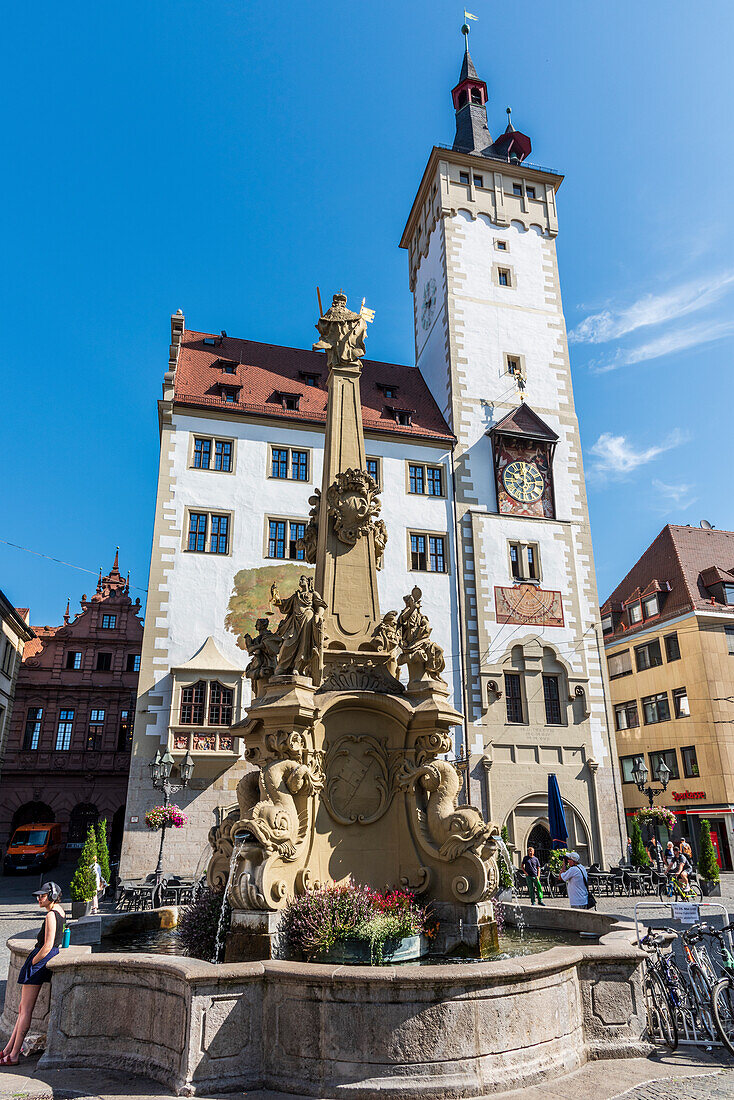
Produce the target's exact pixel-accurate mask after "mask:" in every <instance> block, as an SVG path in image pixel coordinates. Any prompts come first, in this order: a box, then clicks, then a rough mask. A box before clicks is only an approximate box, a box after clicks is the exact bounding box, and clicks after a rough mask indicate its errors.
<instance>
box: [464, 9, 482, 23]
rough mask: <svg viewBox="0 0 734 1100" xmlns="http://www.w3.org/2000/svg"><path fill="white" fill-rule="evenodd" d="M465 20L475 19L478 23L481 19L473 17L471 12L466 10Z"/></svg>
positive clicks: (476, 16)
mask: <svg viewBox="0 0 734 1100" xmlns="http://www.w3.org/2000/svg"><path fill="white" fill-rule="evenodd" d="M464 19H465V20H466V19H473V20H474V21H475V22H476V20H478V19H479V16H478V15H472V13H471V12H470V11H467V10H466V8H464Z"/></svg>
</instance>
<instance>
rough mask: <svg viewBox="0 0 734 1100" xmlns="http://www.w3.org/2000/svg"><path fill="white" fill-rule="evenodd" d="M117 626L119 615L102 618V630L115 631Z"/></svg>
mask: <svg viewBox="0 0 734 1100" xmlns="http://www.w3.org/2000/svg"><path fill="white" fill-rule="evenodd" d="M116 626H117V615H103V616H102V629H103V630H114V629H115V627H116Z"/></svg>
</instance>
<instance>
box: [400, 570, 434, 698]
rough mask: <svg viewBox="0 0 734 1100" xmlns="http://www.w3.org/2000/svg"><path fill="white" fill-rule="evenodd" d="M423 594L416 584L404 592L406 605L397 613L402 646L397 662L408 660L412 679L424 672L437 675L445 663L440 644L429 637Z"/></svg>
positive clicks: (406, 662) (402, 662)
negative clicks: (423, 608)
mask: <svg viewBox="0 0 734 1100" xmlns="http://www.w3.org/2000/svg"><path fill="white" fill-rule="evenodd" d="M422 596H423V593H422V592H421V590H420V588H418V587H417V586H416V587H415V588H414V589H413V591H412V592H411V593H410V595H409V596H403V602H404V604H405V607H404V608H403V610H402V611H401V612H400V614H399V615H398V624H397V625H398V629H399V631H400V649H401V653H400V657H399V659H398V664H399V665H405V664H407V666H408V671H409V672H410V677H411V679H413V678H419V677H421V676H422V675H423V674H427V675H428V676H430V677H437V676H440V675H441V673H442V672H443V670H444V668H445V667H446V661H445V660H444V655H443V650H442V649H441V646H440V645H437V644H436V642H432V641H431V625H430V623H429V622H428V616H427V615H424V614H423V612H422V611H421V598H422Z"/></svg>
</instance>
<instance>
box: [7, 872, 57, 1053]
mask: <svg viewBox="0 0 734 1100" xmlns="http://www.w3.org/2000/svg"><path fill="white" fill-rule="evenodd" d="M35 896H36V898H37V900H38V905H39V907H40V908H41V909H44V910H45V916H44V919H43V924H42V925H41V930H40V932H39V933H38V936H37V937H36V945H35V947H34V948H33V950H32V951H31V953H30V954H29V956H28V958H27V959H26V961H25V962H24V963H23V966H22V967H21V971H20V974H19V975H18V985H22V986H23V989H22V991H21V994H20V1008H19V1009H18V1019H17V1020H16V1021H15V1027H14V1028H13V1030H12V1032H11V1035H10V1038H9V1039H8V1041H7V1043H6V1044H5V1048H4V1050H3V1051H2V1053H1V1054H0V1066H17V1065H18V1062H19V1061H20V1052H21V1049H22V1047H23V1040H24V1039H25V1037H26V1034H27V1032H28V1028H29V1027H30V1026H31V1017H32V1016H33V1009H34V1008H35V1007H36V1001H37V1000H38V994H39V993H40V991H41V986H42V985H43V984H44V983H45V982H50V981H51V975H50V973H49V972H48V969H47V967H46V963H47V962H48V961H49V959H52V958H53V957H54V956H55V955H58V953H59V945H60V943H61V940H62V939H63V935H64V921H65V920H66V913H65V912H64V910H63V908H62V907H61V905H60V904H59V902H60V901H61V887H60V886H57V884H56V883H55V882H44V884H43V886H42V887H41V889H40V890H36V891H35Z"/></svg>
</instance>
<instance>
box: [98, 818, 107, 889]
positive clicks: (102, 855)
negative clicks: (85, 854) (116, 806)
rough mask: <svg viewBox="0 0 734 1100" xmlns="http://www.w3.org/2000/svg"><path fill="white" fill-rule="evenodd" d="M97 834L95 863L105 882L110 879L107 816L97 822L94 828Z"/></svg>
mask: <svg viewBox="0 0 734 1100" xmlns="http://www.w3.org/2000/svg"><path fill="white" fill-rule="evenodd" d="M95 832H96V835H97V863H98V864H99V866H100V868H101V870H102V878H103V879H104V880H105V882H106V883H109V881H110V850H109V848H108V847H107V818H106V817H103V818H102V820H101V821H98V822H97V828H96V830H95Z"/></svg>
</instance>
